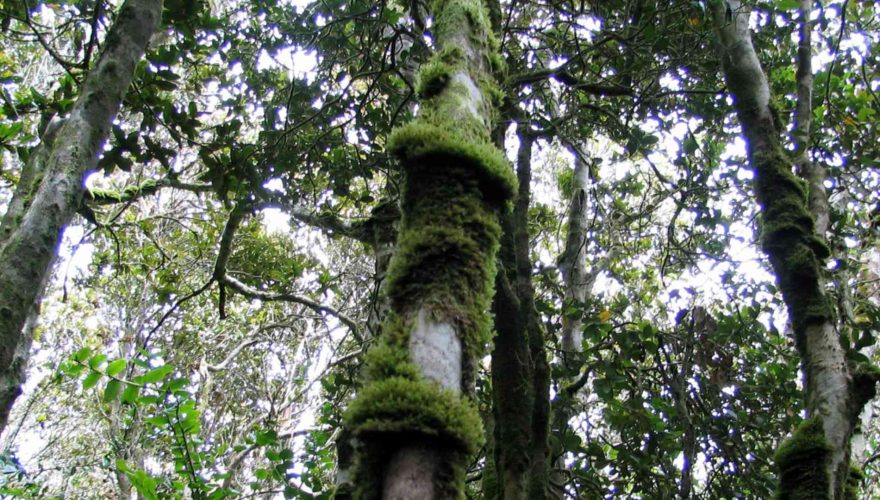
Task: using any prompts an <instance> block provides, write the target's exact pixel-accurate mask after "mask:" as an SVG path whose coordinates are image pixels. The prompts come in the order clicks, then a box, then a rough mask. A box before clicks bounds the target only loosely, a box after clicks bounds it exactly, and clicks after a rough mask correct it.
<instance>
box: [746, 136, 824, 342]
mask: <svg viewBox="0 0 880 500" xmlns="http://www.w3.org/2000/svg"><path fill="white" fill-rule="evenodd" d="M752 162H753V164H754V166H755V170H756V178H755V191H756V194H757V197H758V202H759V203H760V204H761V206H762V211H761V221H762V225H763V229H762V231H761V243H762V246H763V247H764V250H765V251H766V252H767V254H768V255H769V256H770V261H771V263H772V264H773V268H774V270H775V272H776V276H777V279H778V281H779V288H780V290H781V291H782V295H783V298H784V299H785V303H786V305H787V306H788V309H789V315H790V317H791V319H792V324H793V326H794V332H795V339H796V341H797V346H798V349H800V350H801V351H802V352H803V349H804V348H805V347H804V337H803V336H804V332H805V329H806V328H807V327H808V326H810V325H813V324H819V323H822V322H825V321H828V320H829V319H830V318H831V314H832V308H831V307H830V304H829V303H828V301H827V300H826V298H825V293H824V290H823V287H822V285H821V272H822V260H823V259H825V258H827V257H828V256H829V255H830V253H831V252H830V250H829V249H828V246H827V245H826V244H825V243H824V242H823V241H822V239H821V238H819V237H818V236H817V235H816V234H815V227H814V226H815V224H814V221H813V216H812V214H811V213H810V210H809V205H808V201H807V200H808V192H809V187H808V186H807V185H806V183H805V182H804V181H803V180H801V179H800V178H798V177H797V176H796V175H794V173H792V164H791V160H790V159H789V158H788V156H787V155H786V153H785V152H784V151H783V150H782V149H781V147H780V146H779V145H778V144H774V145H773V146H772V147H770V148H769V151H765V152H758V153H754V155H753V158H752Z"/></svg>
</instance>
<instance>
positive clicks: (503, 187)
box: [388, 121, 516, 202]
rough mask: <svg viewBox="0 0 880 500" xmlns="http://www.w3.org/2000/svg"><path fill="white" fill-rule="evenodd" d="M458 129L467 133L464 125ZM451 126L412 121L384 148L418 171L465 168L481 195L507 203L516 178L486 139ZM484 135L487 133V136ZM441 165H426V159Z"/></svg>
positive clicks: (499, 153) (504, 159) (396, 131)
mask: <svg viewBox="0 0 880 500" xmlns="http://www.w3.org/2000/svg"><path fill="white" fill-rule="evenodd" d="M461 128H463V129H464V130H465V131H467V130H468V128H469V127H468V124H467V123H462V124H461ZM461 128H456V125H454V124H453V123H447V124H445V126H444V125H440V124H438V123H430V122H426V121H415V122H412V123H410V124H408V125H404V126H403V127H401V128H398V129H396V130H395V131H394V132H393V133H392V134H391V137H390V138H389V140H388V148H389V150H390V151H391V152H392V153H394V154H395V155H396V156H397V157H398V158H399V159H400V160H401V162H402V163H403V164H404V166H407V165H410V166H415V167H416V168H418V166H419V165H421V164H425V163H429V164H430V165H431V166H433V167H437V168H445V164H454V163H458V164H462V165H467V166H468V167H469V168H471V169H472V170H473V171H474V174H475V175H476V176H477V178H478V179H479V181H480V190H481V191H482V192H483V195H484V196H485V197H486V198H487V199H489V200H490V201H493V202H504V201H507V200H510V199H511V198H512V197H513V194H514V193H515V192H516V177H515V176H514V175H513V171H512V170H511V168H510V164H509V163H508V162H507V158H505V156H504V153H502V152H501V151H500V150H499V149H498V148H496V147H495V146H494V145H493V144H492V143H491V142H490V141H489V138H488V137H479V136H476V137H474V136H473V135H472V136H471V137H467V136H466V135H465V133H463V131H462V130H461ZM487 135H488V133H487ZM431 156H435V157H442V158H443V159H444V160H445V161H427V160H428V158H429V157H431Z"/></svg>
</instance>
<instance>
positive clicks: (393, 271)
mask: <svg viewBox="0 0 880 500" xmlns="http://www.w3.org/2000/svg"><path fill="white" fill-rule="evenodd" d="M433 6H434V9H435V10H434V12H433V14H434V23H433V39H434V42H435V46H436V47H437V49H438V51H437V53H436V54H435V55H434V56H433V57H432V59H431V60H430V61H429V62H428V63H426V64H425V65H423V66H422V68H421V69H420V73H419V84H418V87H419V93H420V97H421V98H422V102H421V107H420V109H419V116H418V118H417V119H416V120H415V121H414V122H412V123H410V124H408V125H406V126H404V127H402V128H400V129H397V130H396V131H395V132H394V133H393V134H392V136H391V137H390V139H389V142H388V149H389V150H390V151H391V152H392V153H394V154H395V155H396V156H397V157H398V158H399V159H400V162H401V165H402V167H403V169H404V173H405V179H404V191H403V200H402V207H401V208H402V210H401V213H402V221H401V227H400V234H399V237H398V240H397V250H396V254H395V255H394V257H393V259H392V261H391V265H390V268H389V272H388V275H389V276H388V289H387V290H388V297H389V300H390V304H391V311H390V313H389V316H388V317H387V318H386V319H385V320H384V322H383V327H382V333H381V336H380V341H379V343H378V345H377V346H376V347H374V348H373V349H372V350H371V351H370V352H369V353H368V354H367V371H366V378H367V381H366V384H365V385H364V387H363V388H362V389H361V390H360V392H359V394H358V396H357V398H356V399H355V401H354V402H353V403H352V404H351V406H350V408H349V410H348V412H347V414H346V421H347V424H348V425H349V426H350V427H351V428H352V430H353V432H354V434H355V436H356V437H357V438H358V442H359V449H358V450H357V455H358V457H357V461H358V467H357V468H358V470H357V472H356V481H355V482H356V489H357V491H356V492H355V496H357V497H360V498H389V499H412V498H432V499H443V498H459V497H460V496H462V494H463V487H464V472H465V467H466V466H467V464H468V461H469V458H468V456H469V454H472V453H474V452H475V451H476V450H477V449H478V448H479V441H480V439H481V437H482V429H481V426H480V418H479V414H478V413H477V410H476V408H475V406H474V405H473V402H472V401H471V397H472V394H473V385H474V376H475V372H476V368H477V363H478V362H479V359H480V356H481V355H482V349H483V346H484V344H485V343H486V341H487V340H488V333H489V317H488V314H487V311H488V307H489V303H490V300H491V293H492V286H491V285H492V279H493V278H494V257H495V252H496V250H497V248H498V239H499V236H500V228H499V224H498V214H499V212H500V211H501V210H502V209H504V207H505V206H506V202H507V200H509V199H510V198H511V197H512V195H513V192H514V186H515V179H513V176H512V172H511V171H510V166H509V165H508V164H507V162H506V159H505V158H504V155H503V153H502V152H501V151H500V150H498V149H497V148H496V147H495V146H493V145H492V142H491V140H490V131H491V129H492V122H493V116H494V103H493V102H492V98H493V95H492V94H494V93H497V90H495V86H494V80H493V77H492V73H491V69H492V68H491V64H492V61H493V59H495V58H494V57H493V55H494V52H495V51H496V50H497V42H496V41H495V40H494V38H493V37H492V35H491V31H490V29H489V24H488V18H487V14H486V11H485V7H484V5H483V2H482V1H481V0H440V1H437V2H434V4H433Z"/></svg>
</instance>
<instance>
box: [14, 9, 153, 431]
mask: <svg viewBox="0 0 880 500" xmlns="http://www.w3.org/2000/svg"><path fill="white" fill-rule="evenodd" d="M161 12H162V2H161V0H128V1H127V2H125V3H124V4H123V6H122V7H121V9H120V11H119V14H118V15H117V18H116V21H115V22H114V24H113V27H112V28H111V29H110V31H109V33H108V34H107V37H106V39H105V41H104V48H103V50H102V52H101V55H100V56H99V58H98V61H97V64H96V65H95V67H94V68H93V69H92V70H91V71H90V72H89V75H88V77H87V78H86V81H85V83H84V84H83V87H82V92H81V95H80V97H79V99H78V100H77V102H76V104H75V105H74V106H73V109H72V110H71V112H70V115H69V116H67V117H66V118H65V119H64V123H63V124H62V125H61V127H60V129H59V130H58V131H57V132H56V133H55V136H54V140H52V141H47V142H46V143H45V144H44V146H41V149H42V151H38V152H35V153H34V155H33V157H34V158H35V160H34V161H39V162H44V165H41V166H36V167H35V166H30V165H27V166H25V172H28V171H32V172H35V175H33V176H32V177H31V178H30V179H27V181H28V182H27V184H29V186H28V189H24V190H17V191H16V194H17V195H19V199H18V200H13V202H12V203H10V207H15V208H14V209H15V210H16V211H17V213H16V214H15V217H10V218H7V217H4V220H3V223H4V226H3V228H2V229H0V234H2V235H3V236H2V243H0V245H2V246H0V430H2V429H3V427H5V425H6V421H7V418H8V415H9V410H10V408H11V406H12V403H13V402H14V401H15V398H16V397H18V394H19V393H20V392H21V389H20V386H21V382H22V379H23V375H21V374H22V372H23V370H22V364H26V357H25V359H23V360H22V359H21V358H19V360H18V361H16V351H18V350H20V347H21V346H22V345H23V344H25V343H28V342H29V341H30V340H29V339H27V338H26V333H25V331H24V330H23V328H24V326H25V323H26V321H27V318H28V316H29V315H31V314H33V313H34V311H35V307H36V305H37V303H38V302H39V299H40V294H41V292H42V288H43V287H42V284H43V283H45V282H46V280H47V277H48V276H49V273H50V271H51V263H52V260H53V258H54V257H55V255H56V253H57V251H58V244H59V241H60V239H61V233H62V231H63V229H64V226H65V225H66V224H67V223H69V222H70V220H71V218H72V217H73V215H74V214H75V213H76V211H77V210H78V209H79V207H80V204H81V203H82V199H83V178H84V176H85V175H86V174H87V173H88V172H89V171H90V170H92V169H93V168H94V167H95V165H96V164H97V161H98V154H99V153H100V152H101V148H102V146H103V144H104V141H105V140H106V138H107V134H108V133H109V130H110V125H111V123H112V121H113V118H114V117H115V116H116V114H117V113H118V111H119V107H120V104H121V102H122V97H123V96H124V94H125V92H126V90H127V89H128V86H129V84H130V83H131V79H132V76H133V74H134V70H135V66H136V65H137V63H138V61H140V59H141V58H142V57H143V55H144V51H145V50H146V46H147V43H148V41H149V39H150V37H151V36H152V34H153V32H154V31H155V30H156V28H157V27H158V24H159V19H160V17H161ZM22 197H23V198H22Z"/></svg>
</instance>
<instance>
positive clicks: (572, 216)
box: [558, 151, 596, 370]
mask: <svg viewBox="0 0 880 500" xmlns="http://www.w3.org/2000/svg"><path fill="white" fill-rule="evenodd" d="M574 153H575V154H574V173H573V174H572V179H571V202H570V203H571V204H570V205H569V209H568V231H567V233H566V236H565V250H564V251H563V253H562V255H560V256H559V262H558V267H559V272H560V274H561V275H562V281H563V287H564V292H565V297H564V299H565V304H566V305H582V304H583V303H584V302H585V301H586V300H587V296H588V295H589V294H590V291H591V290H592V289H593V282H595V280H596V275H595V274H593V273H591V272H589V269H588V268H587V248H586V247H587V213H588V208H589V206H588V204H587V187H588V186H589V184H590V168H589V165H587V164H586V163H585V162H584V160H583V158H582V157H581V154H580V152H578V151H575V152H574ZM581 316H582V315H581V314H580V313H579V314H577V315H576V316H571V315H568V314H565V307H563V315H562V335H561V340H562V349H563V353H562V356H563V361H564V362H565V364H566V367H567V368H570V369H575V370H576V369H579V368H580V366H577V363H574V359H578V358H579V356H577V354H580V352H581V351H582V349H583V345H582V344H583V340H584V332H583V331H582V328H581V327H582V326H583V322H582V321H581Z"/></svg>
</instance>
